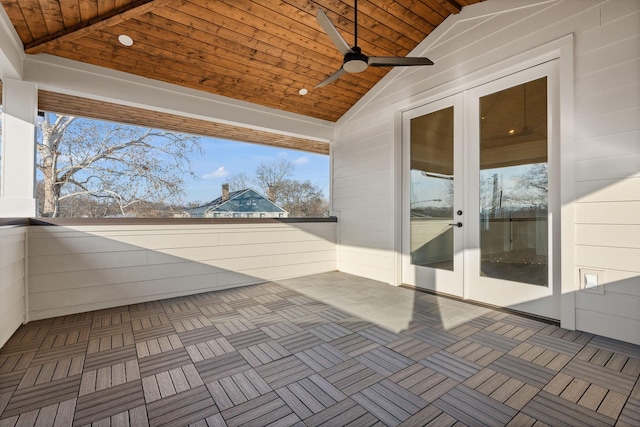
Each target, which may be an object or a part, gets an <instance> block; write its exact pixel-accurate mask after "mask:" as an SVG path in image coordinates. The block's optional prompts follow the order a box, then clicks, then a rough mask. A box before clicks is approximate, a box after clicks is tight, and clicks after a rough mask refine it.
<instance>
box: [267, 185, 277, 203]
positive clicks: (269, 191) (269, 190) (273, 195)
mask: <svg viewBox="0 0 640 427" xmlns="http://www.w3.org/2000/svg"><path fill="white" fill-rule="evenodd" d="M267 199H269V200H271V201H272V202H273V203H275V202H276V192H275V188H274V187H273V185H270V186H269V187H267Z"/></svg>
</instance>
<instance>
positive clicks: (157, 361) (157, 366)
mask: <svg viewBox="0 0 640 427" xmlns="http://www.w3.org/2000/svg"><path fill="white" fill-rule="evenodd" d="M190 363H191V358H190V357H189V353H187V351H186V350H185V349H184V348H178V349H176V350H171V351H167V352H164V353H160V354H155V355H153V356H148V357H144V358H142V359H140V360H139V362H138V364H139V366H140V375H141V376H142V377H146V376H149V375H155V374H157V373H159V372H163V371H168V370H170V369H173V368H177V367H179V366H184V365H188V364H190Z"/></svg>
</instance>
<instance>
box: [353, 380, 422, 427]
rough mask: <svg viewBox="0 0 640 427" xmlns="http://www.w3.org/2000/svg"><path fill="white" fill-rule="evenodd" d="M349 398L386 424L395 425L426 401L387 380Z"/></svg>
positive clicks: (416, 410) (419, 408)
mask: <svg viewBox="0 0 640 427" xmlns="http://www.w3.org/2000/svg"><path fill="white" fill-rule="evenodd" d="M351 398H352V399H353V400H354V401H355V402H357V403H358V404H359V405H360V406H362V407H363V408H365V409H366V410H367V411H369V412H370V413H372V414H373V415H374V416H375V417H376V418H378V419H379V420H381V421H382V422H384V423H385V424H387V425H397V424H399V423H400V422H402V421H404V420H406V419H407V418H409V417H410V416H411V415H413V414H415V413H416V412H418V411H419V410H421V409H422V408H424V407H425V406H427V402H426V401H424V400H423V399H421V398H419V397H418V396H416V395H414V394H412V393H411V392H409V391H408V390H406V389H405V388H403V387H400V386H399V385H397V384H396V383H394V382H393V381H389V380H382V381H380V382H379V383H376V384H374V385H372V386H371V387H367V388H365V389H363V390H361V391H360V392H358V393H356V394H354V395H352V396H351Z"/></svg>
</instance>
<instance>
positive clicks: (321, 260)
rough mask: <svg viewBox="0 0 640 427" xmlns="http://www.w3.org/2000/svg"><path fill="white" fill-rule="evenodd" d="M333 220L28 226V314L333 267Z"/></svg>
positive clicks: (54, 313) (37, 316)
mask: <svg viewBox="0 0 640 427" xmlns="http://www.w3.org/2000/svg"><path fill="white" fill-rule="evenodd" d="M335 235H336V223H335V222H316V223H312V222H306V223H276V224H273V223H269V224H257V223H254V224H237V225H232V224H205V225H181V224H180V225H95V226H32V227H30V229H29V319H30V320H35V319H42V318H46V317H52V316H59V315H64V314H70V313H78V312H82V311H87V310H95V309H102V308H108V307H115V306H119V305H125V304H132V303H138V302H143V301H150V300H156V299H163V298H170V297H174V296H178V295H186V294H193V293H198V292H205V291H212V290H220V289H225V288H230V287H236V286H242V285H249V284H255V283H260V282H264V281H269V280H276V279H283V278H288V277H296V276H303V275H308V274H314V273H320V272H326V271H333V270H335V269H336V245H335Z"/></svg>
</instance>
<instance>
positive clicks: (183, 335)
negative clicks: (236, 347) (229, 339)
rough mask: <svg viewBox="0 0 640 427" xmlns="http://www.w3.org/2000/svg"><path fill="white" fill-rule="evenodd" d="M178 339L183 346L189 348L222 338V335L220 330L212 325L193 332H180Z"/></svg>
mask: <svg viewBox="0 0 640 427" xmlns="http://www.w3.org/2000/svg"><path fill="white" fill-rule="evenodd" d="M178 337H179V338H180V342H182V344H183V345H185V346H188V345H193V344H197V343H200V342H204V341H208V340H211V339H216V338H220V337H222V334H221V333H220V331H219V330H218V328H216V327H215V325H211V326H208V327H203V328H200V329H194V330H191V331H183V332H179V333H178Z"/></svg>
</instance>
